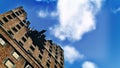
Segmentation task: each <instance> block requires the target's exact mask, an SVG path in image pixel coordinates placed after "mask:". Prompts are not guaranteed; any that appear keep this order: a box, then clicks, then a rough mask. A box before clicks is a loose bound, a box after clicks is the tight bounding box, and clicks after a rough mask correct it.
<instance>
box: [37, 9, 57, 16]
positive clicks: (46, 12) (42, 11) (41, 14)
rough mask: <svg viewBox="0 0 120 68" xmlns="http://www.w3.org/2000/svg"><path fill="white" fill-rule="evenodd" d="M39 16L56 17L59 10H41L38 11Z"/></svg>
mask: <svg viewBox="0 0 120 68" xmlns="http://www.w3.org/2000/svg"><path fill="white" fill-rule="evenodd" d="M38 16H39V17H40V18H46V17H51V18H54V17H56V16H58V12H57V11H52V12H49V11H48V10H40V11H39V12H38Z"/></svg>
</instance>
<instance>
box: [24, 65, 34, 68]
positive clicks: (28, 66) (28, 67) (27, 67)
mask: <svg viewBox="0 0 120 68" xmlns="http://www.w3.org/2000/svg"><path fill="white" fill-rule="evenodd" d="M25 68H33V67H32V66H30V65H29V64H28V65H26V67H25Z"/></svg>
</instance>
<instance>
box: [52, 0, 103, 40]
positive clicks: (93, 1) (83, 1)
mask: <svg viewBox="0 0 120 68" xmlns="http://www.w3.org/2000/svg"><path fill="white" fill-rule="evenodd" d="M101 3H102V0H58V5H57V10H58V13H59V24H57V25H55V26H54V27H51V28H50V30H51V31H52V34H53V35H54V36H55V37H57V38H59V39H60V40H65V39H68V40H80V39H81V38H82V36H83V35H84V34H85V33H87V32H90V31H92V30H95V29H96V26H95V15H96V14H97V12H98V11H99V10H100V8H101Z"/></svg>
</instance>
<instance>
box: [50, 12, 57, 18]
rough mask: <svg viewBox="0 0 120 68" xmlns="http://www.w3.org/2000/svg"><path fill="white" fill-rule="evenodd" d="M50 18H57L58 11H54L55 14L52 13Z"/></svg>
mask: <svg viewBox="0 0 120 68" xmlns="http://www.w3.org/2000/svg"><path fill="white" fill-rule="evenodd" d="M50 16H51V17H56V16H58V12H57V11H53V12H51V13H50Z"/></svg>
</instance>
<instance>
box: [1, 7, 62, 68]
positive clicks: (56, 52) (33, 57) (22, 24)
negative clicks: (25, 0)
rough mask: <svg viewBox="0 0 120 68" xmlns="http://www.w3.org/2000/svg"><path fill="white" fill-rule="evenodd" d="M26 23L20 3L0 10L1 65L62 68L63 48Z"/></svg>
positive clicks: (14, 67) (11, 67)
mask: <svg viewBox="0 0 120 68" xmlns="http://www.w3.org/2000/svg"><path fill="white" fill-rule="evenodd" d="M29 24H30V22H29V21H28V20H27V13H26V12H25V10H24V9H23V7H18V8H16V9H13V10H10V11H8V12H6V13H3V14H0V68H64V55H63V49H62V48H61V47H60V46H58V45H57V44H55V43H53V42H52V40H46V39H45V34H44V32H45V31H46V30H41V31H37V30H32V29H31V28H30V27H29Z"/></svg>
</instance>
